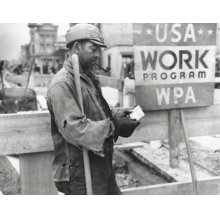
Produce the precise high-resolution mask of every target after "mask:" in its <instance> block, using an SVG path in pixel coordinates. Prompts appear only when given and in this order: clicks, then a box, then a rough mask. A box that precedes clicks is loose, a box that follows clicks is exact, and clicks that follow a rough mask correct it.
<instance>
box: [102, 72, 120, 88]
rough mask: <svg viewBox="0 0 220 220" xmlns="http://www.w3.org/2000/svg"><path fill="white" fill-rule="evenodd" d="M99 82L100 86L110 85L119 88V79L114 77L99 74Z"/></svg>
mask: <svg viewBox="0 0 220 220" xmlns="http://www.w3.org/2000/svg"><path fill="white" fill-rule="evenodd" d="M98 77H99V80H100V84H101V86H102V87H111V88H115V89H119V90H121V86H122V85H121V81H120V80H119V79H117V78H114V77H109V76H101V75H99V76H98Z"/></svg>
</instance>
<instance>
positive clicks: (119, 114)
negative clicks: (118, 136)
mask: <svg viewBox="0 0 220 220" xmlns="http://www.w3.org/2000/svg"><path fill="white" fill-rule="evenodd" d="M131 112H132V111H131V110H124V109H113V110H112V116H113V118H116V119H120V118H123V117H127V116H129V115H130V114H131Z"/></svg>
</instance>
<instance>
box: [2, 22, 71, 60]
mask: <svg viewBox="0 0 220 220" xmlns="http://www.w3.org/2000/svg"><path fill="white" fill-rule="evenodd" d="M27 25H28V23H0V60H1V59H4V60H12V59H17V58H18V57H19V53H20V48H21V45H23V44H27V43H29V41H30V36H29V28H28V26H27ZM56 25H58V26H59V28H58V35H65V33H66V31H67V29H68V27H69V24H68V23H59V24H58V23H56Z"/></svg>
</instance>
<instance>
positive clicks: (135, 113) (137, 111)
mask: <svg viewBox="0 0 220 220" xmlns="http://www.w3.org/2000/svg"><path fill="white" fill-rule="evenodd" d="M144 116H145V114H144V112H143V111H142V109H141V107H140V106H139V105H138V106H137V107H135V108H134V109H133V110H132V113H131V114H130V118H131V119H136V120H137V121H139V120H140V119H141V118H143V117H144Z"/></svg>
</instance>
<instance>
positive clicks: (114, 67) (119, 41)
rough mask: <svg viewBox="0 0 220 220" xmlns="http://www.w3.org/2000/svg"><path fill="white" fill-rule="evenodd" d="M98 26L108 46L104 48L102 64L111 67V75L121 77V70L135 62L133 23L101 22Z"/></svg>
mask: <svg viewBox="0 0 220 220" xmlns="http://www.w3.org/2000/svg"><path fill="white" fill-rule="evenodd" d="M98 27H99V29H100V31H101V33H102V35H103V38H104V39H105V43H106V45H107V46H108V47H107V49H105V50H102V61H101V64H102V66H104V67H106V66H109V67H110V68H111V76H112V77H116V78H121V72H122V70H123V69H126V67H127V65H129V64H131V63H132V62H133V56H134V54H133V30H132V24H131V23H100V24H98Z"/></svg>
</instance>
